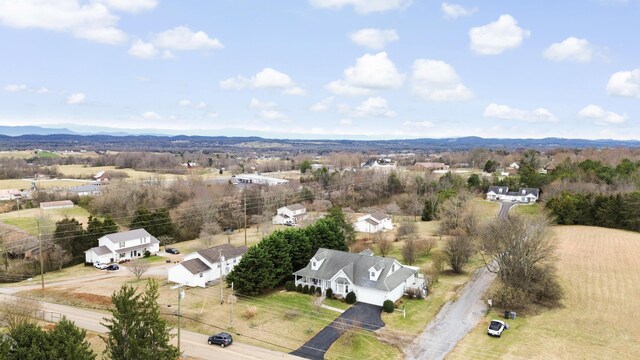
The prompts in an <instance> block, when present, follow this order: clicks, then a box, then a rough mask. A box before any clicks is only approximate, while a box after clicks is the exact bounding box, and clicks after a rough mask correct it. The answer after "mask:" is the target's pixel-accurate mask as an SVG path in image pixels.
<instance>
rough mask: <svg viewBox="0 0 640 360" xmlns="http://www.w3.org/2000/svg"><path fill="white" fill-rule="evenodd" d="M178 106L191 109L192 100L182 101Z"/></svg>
mask: <svg viewBox="0 0 640 360" xmlns="http://www.w3.org/2000/svg"><path fill="white" fill-rule="evenodd" d="M178 105H180V106H181V107H189V106H191V100H186V99H185V100H180V101H178Z"/></svg>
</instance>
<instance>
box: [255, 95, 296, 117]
mask: <svg viewBox="0 0 640 360" xmlns="http://www.w3.org/2000/svg"><path fill="white" fill-rule="evenodd" d="M276 107H277V105H276V103H274V102H264V101H260V100H258V99H256V98H253V99H251V102H249V108H251V109H254V110H257V111H258V112H257V115H258V117H261V118H263V119H267V120H286V119H287V116H286V115H285V114H284V113H282V112H280V111H279V110H277V108H276Z"/></svg>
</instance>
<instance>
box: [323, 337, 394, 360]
mask: <svg viewBox="0 0 640 360" xmlns="http://www.w3.org/2000/svg"><path fill="white" fill-rule="evenodd" d="M402 358H403V354H402V351H400V350H399V349H398V348H396V347H394V346H390V345H387V344H384V343H382V342H380V340H378V339H377V338H376V337H375V335H374V334H373V333H371V332H368V331H364V330H363V331H359V332H357V333H353V334H346V335H343V336H342V337H341V338H340V339H338V341H336V342H335V343H333V345H332V346H331V347H330V348H329V351H327V353H326V354H325V359H328V360H333V359H336V360H337V359H376V360H378V359H402Z"/></svg>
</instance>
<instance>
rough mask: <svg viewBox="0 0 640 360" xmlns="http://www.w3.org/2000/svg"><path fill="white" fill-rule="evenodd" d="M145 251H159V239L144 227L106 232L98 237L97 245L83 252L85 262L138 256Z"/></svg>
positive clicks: (108, 261) (108, 260) (102, 261)
mask: <svg viewBox="0 0 640 360" xmlns="http://www.w3.org/2000/svg"><path fill="white" fill-rule="evenodd" d="M145 251H149V252H150V253H152V254H155V253H157V252H158V251H160V241H158V239H156V238H155V237H153V236H152V235H151V234H149V233H148V232H147V230H145V229H135V230H129V231H123V232H119V233H113V234H107V235H105V236H103V237H101V238H99V239H98V246H97V247H94V248H91V249H89V250H87V251H85V252H84V254H85V255H84V256H85V262H86V263H111V262H116V261H120V260H127V259H134V258H139V257H141V256H143V255H144V253H145Z"/></svg>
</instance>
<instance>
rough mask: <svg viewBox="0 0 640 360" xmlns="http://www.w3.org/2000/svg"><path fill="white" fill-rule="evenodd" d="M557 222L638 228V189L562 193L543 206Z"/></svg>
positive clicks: (615, 227)
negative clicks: (615, 191)
mask: <svg viewBox="0 0 640 360" xmlns="http://www.w3.org/2000/svg"><path fill="white" fill-rule="evenodd" d="M545 207H546V208H547V209H548V210H549V211H550V213H551V215H552V216H553V217H554V219H555V221H556V222H557V223H558V224H562V225H591V226H601V227H607V228H614V229H624V230H631V231H640V192H637V191H636V192H632V193H625V194H615V195H604V194H580V193H571V192H562V193H561V194H559V195H558V196H556V197H554V198H552V199H549V200H548V201H547V203H546V206H545Z"/></svg>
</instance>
